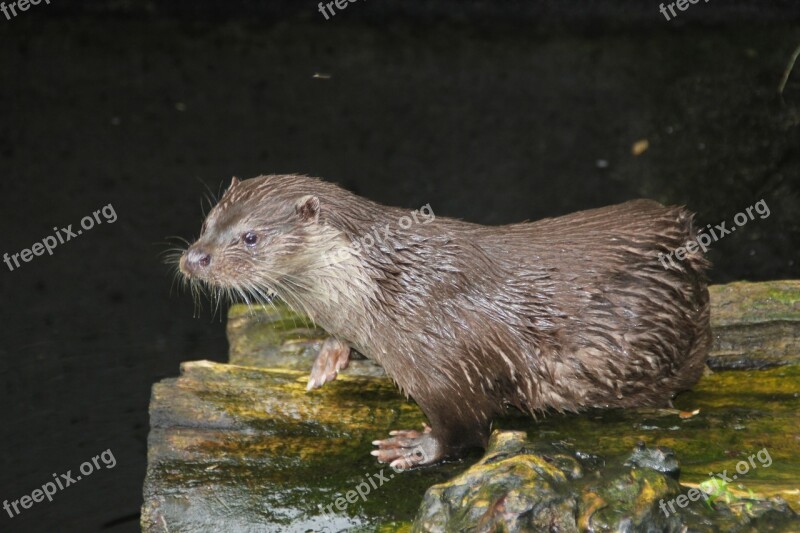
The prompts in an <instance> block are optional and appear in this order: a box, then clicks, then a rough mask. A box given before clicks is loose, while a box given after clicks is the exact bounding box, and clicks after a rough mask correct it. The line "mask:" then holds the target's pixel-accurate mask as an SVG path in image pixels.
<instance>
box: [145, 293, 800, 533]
mask: <svg viewBox="0 0 800 533" xmlns="http://www.w3.org/2000/svg"><path fill="white" fill-rule="evenodd" d="M798 290H800V282H797V281H776V282H769V283H734V284H730V285H726V286H719V287H712V288H711V297H712V328H713V330H714V337H715V348H714V351H713V352H712V354H711V355H712V357H711V360H710V362H712V364H714V363H713V362H714V361H717V362H718V363H720V362H721V363H720V364H715V367H717V368H748V369H747V370H737V371H735V372H734V371H730V372H728V371H726V372H713V373H712V372H709V374H708V375H706V376H704V377H703V378H702V379H701V380H700V382H699V383H698V384H697V386H696V387H695V388H694V390H693V391H691V392H688V393H686V394H683V395H681V396H679V397H678V398H677V400H676V402H675V406H676V408H675V409H628V410H589V411H586V412H583V413H580V414H568V415H552V416H549V417H546V418H544V419H541V420H539V421H533V420H531V419H530V418H529V417H521V416H518V417H509V418H505V419H500V420H498V421H497V422H496V424H495V427H498V428H502V429H506V430H508V429H516V430H520V431H524V432H526V433H527V435H528V436H529V438H530V441H531V442H532V443H533V444H532V445H531V448H529V449H528V451H529V454H528V455H529V456H527V457H525V458H523V459H520V460H519V463H520V464H516V463H514V460H509V461H508V462H507V463H506V467H507V469H506V470H505V472H506V473H505V474H504V476H505V477H506V478H509V479H510V478H511V477H513V476H515V475H519V473H520V472H527V473H531V472H538V474H537V475H538V476H539V478H538V479H540V480H547V482H548V483H550V484H551V485H548V486H551V487H552V488H551V489H549V490H550V492H549V493H547V494H550V496H549V498H550V500H548V501H551V502H552V503H553V506H554V507H553V509H555V510H558V509H562V510H563V508H564V506H571V505H572V504H573V503H574V502H577V505H578V509H579V510H580V513H582V514H581V515H580V516H584V517H586V516H591V517H592V520H594V522H592V523H593V524H596V525H599V524H612V523H615V522H614V517H615V516H617V515H619V514H620V513H622V514H627V515H628V516H630V517H631V520H633V519H634V518H633V517H635V516H651V517H652V518H653V519H654V520H655V517H657V516H658V515H657V514H652V513H651V514H650V515H642V514H641V513H639V511H636V509H634V508H632V507H630V506H629V507H625V506H623V505H622V503H621V502H623V501H629V500H631V498H630V497H628V496H630V495H634V494H637V495H638V494H646V493H645V492H643V491H642V490H640V489H641V488H642V487H643V486H644V485H643V484H644V482H645V481H647V483H648V484H649V486H650V487H651V488H652V490H653V491H655V493H657V494H660V493H661V491H662V489H664V487H662V486H661V485H660V483H662V481H663V483H666V485H665V486H667V485H669V482H668V481H664V480H663V479H662V478H658V479H662V481H658V482H657V480H656V478H652V479H651V476H652V475H651V474H649V473H647V474H636V476H639V477H636V476H634V477H632V478H631V477H617V478H614V477H613V476H611V474H607V473H608V472H611V471H610V470H600V471H601V472H602V476H603V478H604V477H605V476H608V478H609V479H618V482H617V485H615V486H616V487H617V488H616V489H615V490H611V488H609V487H606V488H603V486H600V485H594V489H593V492H592V491H589V492H580V493H575V494H576V495H574V497H567V496H565V493H562V492H560V491H561V490H562V488H558V487H562V485H560V484H559V483H560V478H559V476H558V474H556V470H547V469H545V468H544V463H542V462H541V460H542V458H543V457H544V456H547V457H548V458H549V459H550V460H551V462H550V463H549V464H551V465H555V468H556V469H557V470H559V471H561V472H562V473H564V475H565V476H566V477H567V478H569V479H568V480H567V482H568V483H571V482H572V481H573V480H571V478H570V475H573V476H574V475H575V472H576V471H580V472H581V479H583V480H584V481H586V482H587V483H588V482H589V481H591V480H592V479H594V478H593V477H592V476H593V475H587V474H586V472H594V471H598V470H597V469H598V468H600V467H599V466H598V465H600V464H602V462H603V461H604V460H608V461H614V460H617V459H619V460H620V461H621V463H620V464H622V463H624V461H622V459H624V458H625V457H627V456H628V455H630V450H631V449H633V448H635V447H636V446H637V443H638V442H640V441H641V442H644V443H645V444H646V445H647V446H648V447H649V448H653V447H657V446H666V447H669V448H671V449H673V450H674V452H675V456H676V457H677V459H678V460H679V461H680V464H681V482H682V483H683V484H684V488H683V489H681V490H682V491H684V492H685V491H686V490H687V488H686V487H690V488H691V487H697V486H699V484H701V483H703V482H706V481H707V480H708V478H709V472H714V473H721V472H723V471H725V470H726V469H727V470H728V471H729V472H731V471H732V469H733V468H735V467H736V465H737V464H739V462H741V461H742V460H747V457H748V456H750V455H752V454H753V453H755V452H758V451H760V450H763V449H766V450H768V452H769V454H770V457H771V460H772V464H771V465H770V466H769V467H759V468H752V469H751V470H750V471H749V472H748V473H747V474H746V475H745V476H742V477H740V478H739V479H737V480H735V481H733V482H732V483H729V484H727V485H726V486H725V487H724V494H725V499H726V501H727V500H730V502H733V503H732V505H733V506H734V508H733V509H732V510H731V511H730V512H731V513H733V514H731V515H730V516H729V517H728V516H727V515H726V514H725V513H720V512H716V513H712V514H711V515H709V517H707V520H711V522H710V523H716V524H718V525H719V527H720V530H727V529H726V528H727V527H728V525H730V524H734V521H735V520H737V519H738V518H736V516H737V515H736V511H737V510H739V508H741V509H744V510H745V511H747V510H748V509H750V510H751V511H752V510H753V509H756V510H758V509H765V510H766V511H765V512H764V513H762V514H761V515H759V516H760V517H761V518H759V520H766V521H769V516H771V515H770V513H772V512H773V511H775V512H778V511H780V509H779V508H780V505H779V504H778V503H775V502H777V501H778V500H774V501H773V500H771V498H782V499H784V500H786V501H787V502H788V503H789V506H790V507H793V508H795V509H800V481H799V480H800V461H798V457H799V456H800V430H799V429H798V428H800V365H794V364H792V363H795V362H796V361H797V360H798V349H797V342H798V338H800V334H798V330H797V327H798V324H800V313H799V312H798V310H797V293H798ZM228 334H229V338H230V342H231V362H232V363H235V364H231V365H223V364H218V363H210V362H204V361H199V362H190V363H184V365H183V366H182V374H181V376H180V377H178V378H177V379H168V380H165V381H163V382H161V383H159V384H156V385H155V386H154V388H153V396H152V400H151V407H150V409H151V427H152V429H151V433H150V437H149V441H148V446H149V450H148V469H147V478H146V481H145V487H144V496H145V503H144V506H143V509H142V527H143V530H144V531H146V532H152V531H159V532H161V531H170V532H173V533H174V532H181V531H201V530H225V531H343V530H349V531H351V530H355V531H386V532H389V531H408V530H409V529H410V528H411V527H412V521H413V519H414V517H415V516H416V515H417V513H418V508H419V505H420V502H421V501H422V500H423V496H424V494H425V492H426V490H427V489H428V488H429V487H431V486H432V485H437V484H441V483H444V482H446V481H448V480H450V479H458V476H459V475H460V474H461V473H462V472H464V471H465V470H466V469H467V468H468V466H469V465H472V464H475V463H476V462H477V461H479V460H480V455H479V454H477V453H476V454H473V455H471V456H469V457H467V458H466V459H465V460H464V461H462V462H456V463H447V464H443V465H437V466H435V467H432V468H425V469H421V470H417V471H412V472H406V473H403V474H398V475H394V476H392V477H390V476H391V475H392V474H394V473H393V472H391V470H389V469H387V468H385V467H384V466H382V465H379V464H378V463H376V462H375V460H374V458H373V457H371V456H370V455H369V451H370V450H371V449H372V445H371V444H370V443H371V441H372V440H373V439H376V438H381V437H383V436H385V435H386V433H387V432H388V431H389V430H390V429H397V428H413V427H420V425H421V424H422V422H423V421H424V417H423V415H422V413H421V412H420V411H419V409H418V408H417V407H416V406H415V405H414V404H413V403H412V402H409V401H408V400H407V399H406V398H404V397H403V396H402V395H401V394H400V393H399V392H398V391H397V388H396V387H395V386H394V384H393V383H392V382H391V381H390V380H389V379H388V378H387V377H386V376H385V375H383V372H382V370H381V369H380V367H378V366H377V365H374V364H373V363H372V362H371V361H369V360H361V361H358V360H356V361H353V362H351V368H348V369H347V370H346V371H345V372H343V373H342V374H340V375H339V377H338V378H337V379H336V380H335V381H334V382H332V383H328V384H326V385H325V386H324V387H322V388H321V389H319V390H315V391H312V392H306V391H305V383H306V380H307V377H308V371H309V369H310V368H311V364H312V362H313V360H314V358H315V357H316V351H317V350H318V348H319V345H320V343H321V341H322V339H323V338H324V336H325V334H324V332H322V331H321V330H319V329H318V328H316V327H314V325H313V324H310V323H308V321H307V320H305V319H304V318H303V317H299V316H296V315H294V314H292V313H291V312H289V311H288V310H286V309H285V308H284V307H282V306H280V305H277V306H276V307H266V308H261V307H258V308H253V309H249V308H246V307H243V306H234V307H232V308H231V311H230V321H229V329H228ZM752 368H764V370H753V369H752ZM695 413H696V414H695ZM556 452H558V453H556ZM542 454H544V456H543V455H542ZM496 457H497V456H496ZM532 457H538V459H533V458H532ZM570 457H572V459H570ZM553 461H554V462H553ZM575 461H578V462H577V463H576V462H575ZM595 462H596V463H597V464H594V463H595ZM480 464H482V465H484V466H485V465H487V461H486V458H484V460H483V462H482V463H480ZM537 468H538V469H539V470H537ZM568 472H572V474H568ZM619 472H620V473H619V476H623V474H624V475H627V474H625V470H624V469H623V470H620V471H619ZM548 476H549V477H548ZM641 476H644V477H641ZM384 478H385V479H386V481H385V482H384V481H383V479H384ZM517 479H521V478H517ZM365 481H366V482H369V483H375V485H376V486H375V487H374V488H370V489H369V493H368V494H366V495H365V497H363V498H362V497H361V496H360V495H358V494H357V492H356V488H357V487H361V488H362V489H363V488H364V486H365V485H364V483H365ZM667 488H670V487H669V486H667ZM474 490H475V494H476V495H478V496H480V498H479V499H480V500H481V501H486V502H488V501H489V500H490V496H491V495H492V494H494V493H493V492H492V490H494V489H492V485H491V484H489V485H487V486H480V487H476V488H475V489H474ZM586 490H588V488H587V489H586ZM670 490H672V489H670ZM481 491H483V492H481ZM362 492H363V490H362ZM751 493H752V495H751ZM465 494H466V493H465ZM543 494H545V492H543ZM626 495H628V496H626ZM528 496H529V495H526V494H523V493H522V492H517V493H515V495H514V498H512V499H511V500H508V501H507V504H508V505H509V506H511V505H512V504H513V505H517V506H523V505H525V502H527V501H528V500H526V498H527V497H528ZM348 497H349V499H350V501H348ZM626 497H627V498H628V499H627V500H626V499H625V498H626ZM734 497H736V498H739V500H735V501H734V500H733V498H734ZM639 498H640V499H639V500H637V501H640V503H641V502H644V501H648V500H646V499H645V500H642V499H641V497H639ZM741 498H745V500H742V499H741ZM476 501H477V500H476ZM770 501H773V503H769V502H770ZM337 502H338V503H339V505H338V506H337V505H336V503H337ZM617 502H620V503H617ZM736 502H739V503H736ZM764 502H767V503H764ZM481 505H483V504H481ZM488 505H489V504H488V503H487V504H486V505H484V506H483V507H478V508H480V509H489V507H488ZM504 505H505V504H504ZM737 505H738V506H739V507H738V508H736V506H737ZM770 506H773V507H770ZM695 507H696V502H695V504H693V505H692V506H691V508H692V509H694V508H695ZM326 508H327V509H326ZM520 508H521V507H520ZM494 509H496V507H495V508H494ZM592 509H593V511H592V512H591V513H589V511H590V510H592ZM554 512H555V511H554ZM637 513H639V514H637ZM468 514H469V513H468V512H467V511H466V510H465V511H464V516H465V517H466V516H467V515H468ZM553 516H555V515H553ZM726 517H727V518H726ZM731 517H732V518H731ZM764 517H766V518H764ZM751 518H752V517H751ZM715 520H716V522H714V521H715ZM726 520H727V522H726ZM632 523H634V522H632ZM636 523H642V524H643V523H644V522H636ZM765 523H767V522H765ZM577 524H578V527H579V528H582V529H587V528H588V527H589V526H588V522H586V521H583V522H581V521H578V522H577ZM415 527H419V526H415ZM609 527H611V526H609ZM642 527H644V526H642ZM737 527H738V526H737ZM753 527H754V528H755V530H758V531H762V530H768V529H761V526H758V527H756V526H753ZM764 527H766V526H764ZM596 530H598V531H600V530H602V529H596ZM633 530H635V529H631V531H633ZM799 530H800V529H799Z"/></svg>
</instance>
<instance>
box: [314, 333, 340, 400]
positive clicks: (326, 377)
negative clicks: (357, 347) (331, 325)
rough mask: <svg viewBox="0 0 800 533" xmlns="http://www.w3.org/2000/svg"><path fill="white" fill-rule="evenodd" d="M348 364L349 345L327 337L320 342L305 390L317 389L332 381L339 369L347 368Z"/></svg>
mask: <svg viewBox="0 0 800 533" xmlns="http://www.w3.org/2000/svg"><path fill="white" fill-rule="evenodd" d="M348 364H350V347H349V346H348V345H346V344H345V343H343V342H342V341H340V340H338V339H335V338H333V337H328V338H327V339H325V342H324V343H322V348H320V350H319V355H317V359H316V361H314V366H313V367H311V375H309V377H308V385H306V390H307V391H310V390H312V389H317V388H319V387H321V386H323V385H324V384H325V383H327V382H329V381H333V380H334V379H336V375H337V374H338V373H339V371H340V370H344V369H345V368H347V365H348Z"/></svg>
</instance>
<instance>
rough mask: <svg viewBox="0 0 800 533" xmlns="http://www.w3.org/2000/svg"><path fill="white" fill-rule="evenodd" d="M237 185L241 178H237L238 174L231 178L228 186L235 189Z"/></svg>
mask: <svg viewBox="0 0 800 533" xmlns="http://www.w3.org/2000/svg"><path fill="white" fill-rule="evenodd" d="M237 185H239V178H237V177H236V176H234V177H232V178H231V184H230V185H228V188H229V189H233V188H234V187H236V186H237Z"/></svg>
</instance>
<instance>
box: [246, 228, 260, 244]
mask: <svg viewBox="0 0 800 533" xmlns="http://www.w3.org/2000/svg"><path fill="white" fill-rule="evenodd" d="M257 242H258V234H256V233H253V232H252V231H248V232H247V233H245V234H244V243H245V244H246V245H247V246H253V245H254V244H255V243H257Z"/></svg>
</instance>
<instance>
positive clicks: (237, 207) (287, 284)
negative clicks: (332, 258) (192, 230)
mask: <svg viewBox="0 0 800 533" xmlns="http://www.w3.org/2000/svg"><path fill="white" fill-rule="evenodd" d="M284 178H287V183H288V181H291V180H288V178H289V177H283V176H263V177H260V178H254V179H251V180H245V181H243V182H240V181H239V180H238V179H236V178H233V180H232V181H231V184H230V187H228V189H227V190H226V191H225V194H224V195H223V196H222V198H221V199H220V201H219V203H218V204H217V205H216V206H214V208H213V209H212V210H211V212H210V213H209V214H208V216H207V217H206V219H205V221H204V222H203V226H202V229H201V231H200V237H199V238H198V239H197V240H196V241H195V242H194V243H193V244H192V245H191V246H189V248H188V249H187V250H186V251H185V252H183V254H182V256H181V258H180V261H179V269H180V271H181V273H182V274H183V276H184V277H185V279H186V280H188V281H189V282H190V283H192V285H193V286H194V285H196V284H197V283H201V284H204V285H207V286H208V287H210V288H212V289H216V290H214V291H213V292H215V293H216V294H226V295H228V296H232V297H237V296H238V297H239V298H241V299H243V300H244V301H245V302H248V303H249V302H251V301H252V302H266V301H269V300H271V299H272V298H273V297H274V296H275V295H276V294H277V295H280V296H281V297H282V298H283V299H284V300H286V299H287V296H289V297H290V298H288V299H290V300H291V299H293V298H291V296H295V297H296V296H300V293H301V292H303V291H307V290H310V284H309V281H308V279H307V277H306V275H307V274H308V273H309V272H310V271H312V270H314V269H315V268H318V267H319V265H318V263H319V255H320V254H319V250H320V246H319V244H320V242H322V243H325V242H328V241H330V240H331V239H330V237H331V236H332V235H335V232H333V230H332V229H331V228H329V227H325V226H323V225H322V224H321V223H320V200H319V198H318V197H317V196H316V195H314V194H309V191H308V190H307V189H304V188H303V187H297V186H290V185H288V184H287V183H282V179H284ZM315 245H316V246H315Z"/></svg>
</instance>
